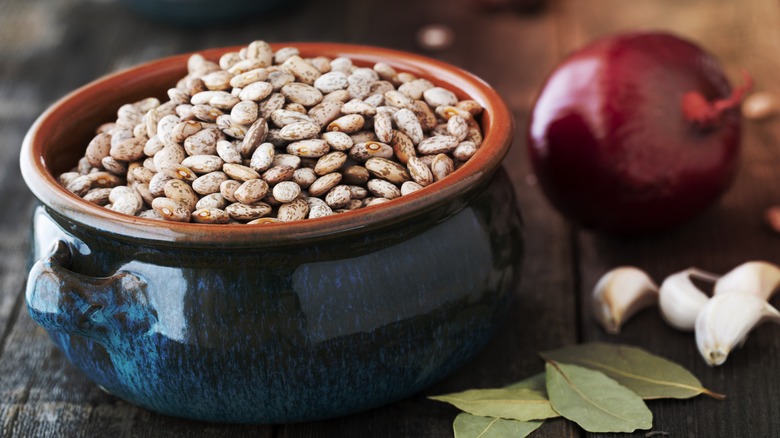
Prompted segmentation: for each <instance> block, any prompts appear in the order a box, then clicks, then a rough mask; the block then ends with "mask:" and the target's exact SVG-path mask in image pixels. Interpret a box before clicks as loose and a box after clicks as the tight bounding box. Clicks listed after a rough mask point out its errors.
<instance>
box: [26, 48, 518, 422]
mask: <svg viewBox="0 0 780 438" xmlns="http://www.w3.org/2000/svg"><path fill="white" fill-rule="evenodd" d="M296 46H297V47H299V48H300V50H301V52H302V53H303V54H304V56H313V55H325V56H331V57H335V56H348V57H350V58H352V59H353V61H354V62H355V63H357V64H362V65H370V64H372V63H374V62H377V61H379V60H383V61H386V62H388V63H390V64H391V65H392V66H394V67H395V68H396V69H399V70H402V71H409V72H411V73H414V74H416V75H418V76H421V77H426V78H428V79H430V80H431V81H433V82H434V83H436V84H439V85H444V86H447V87H449V88H450V89H453V90H455V91H456V92H457V93H458V94H460V95H461V96H462V97H465V96H469V97H470V98H473V99H475V100H476V101H478V102H479V103H480V104H482V106H483V107H484V108H485V111H484V114H483V116H482V118H481V124H482V127H483V131H484V132H485V137H484V142H483V145H482V146H481V148H480V150H479V151H478V152H477V154H476V155H475V156H474V157H473V158H472V159H471V160H469V161H468V162H467V163H466V164H464V165H463V166H462V167H461V168H459V169H458V170H457V171H456V172H455V173H453V174H452V175H450V176H448V177H447V178H445V179H444V180H442V181H440V182H437V183H434V184H432V185H430V186H428V187H426V188H425V189H423V190H420V191H418V192H416V193H413V194H410V195H407V196H404V197H401V198H399V199H398V200H394V201H392V202H389V203H386V204H383V205H378V206H374V207H367V208H365V209H362V210H360V211H355V212H347V213H343V214H340V215H336V216H330V217H325V218H319V219H310V220H304V221H298V222H292V223H286V224H271V225H265V226H247V225H202V224H191V223H184V224H183V223H167V222H166V223H161V222H159V221H152V220H147V219H143V218H138V217H132V216H125V215H121V214H118V213H115V212H113V211H110V210H107V209H104V208H101V207H97V206H95V205H93V204H90V203H87V202H85V201H83V200H82V199H80V198H78V197H76V196H75V195H72V194H71V193H69V192H67V191H66V190H65V189H63V188H62V187H61V186H60V185H59V184H58V183H57V182H56V180H55V178H54V175H57V174H59V173H60V172H62V171H64V170H65V169H67V168H69V167H70V166H72V165H73V163H75V161H76V160H77V158H78V157H79V156H80V155H81V154H82V153H83V148H84V145H85V144H86V143H87V142H88V140H89V139H90V138H91V134H92V132H93V130H94V128H95V127H96V126H98V125H99V124H100V123H102V122H105V121H108V120H110V119H111V118H112V117H113V116H114V114H115V113H116V109H117V108H118V107H119V106H120V105H121V104H122V103H125V102H129V101H133V100H135V99H139V98H141V97H145V96H147V95H154V94H159V95H161V96H162V95H164V90H165V89H166V88H167V87H168V86H170V84H173V83H175V82H176V80H177V79H178V78H179V77H181V76H183V75H184V74H185V63H186V59H187V57H188V55H182V56H177V57H173V58H167V59H164V60H161V61H156V62H153V63H150V64H146V65H143V66H140V67H136V68H133V69H130V70H126V71H124V72H120V73H117V74H114V75H112V76H109V77H106V78H104V79H100V80H98V81H96V82H94V83H91V84H89V85H87V86H85V87H83V88H81V89H79V90H77V91H75V92H74V93H72V94H70V95H69V96H66V97H65V98H63V99H62V100H60V101H59V102H57V103H56V104H55V105H53V106H52V107H51V108H50V109H49V110H48V111H47V112H46V113H44V114H43V115H42V116H41V117H40V118H39V119H38V121H37V122H36V123H35V125H34V126H33V127H32V128H31V129H30V132H29V133H28V135H27V137H26V138H25V141H24V145H23V149H22V153H21V167H22V173H23V175H24V178H25V181H26V182H27V184H28V186H29V187H30V189H31V190H32V192H33V193H34V194H35V196H36V197H37V198H38V199H39V200H40V202H41V206H40V207H39V208H38V209H37V211H36V213H35V217H34V223H33V228H34V244H33V257H34V259H35V260H37V262H36V263H35V264H34V266H33V267H32V269H31V271H30V274H29V279H28V286H27V291H26V299H27V305H28V308H29V312H30V315H31V317H32V318H33V320H35V322H37V323H38V324H40V325H41V326H42V327H44V328H45V329H46V330H47V331H48V332H49V334H50V336H51V338H52V340H53V341H54V342H55V343H56V344H57V346H58V347H59V348H60V349H61V350H62V351H63V353H64V354H65V356H66V357H67V358H68V360H69V361H70V362H72V363H73V365H75V366H76V367H77V368H79V369H80V370H82V371H83V372H84V374H85V375H86V376H87V377H89V378H90V379H91V380H93V381H94V382H95V383H96V384H98V385H100V387H102V388H103V389H105V390H106V391H108V392H109V393H111V394H114V395H116V396H118V397H120V398H123V399H125V400H127V401H130V402H132V403H135V404H137V405H140V406H144V407H146V408H149V409H152V410H155V411H158V412H162V413H165V414H169V415H175V416H181V417H187V418H193V419H199V420H209V421H218V422H237V423H284V422H296V421H310V420H316V419H322V418H328V417H334V416H339V415H345V414H349V413H352V412H357V411H361V410H365V409H369V408H371V407H375V406H379V405H383V404H387V403H390V402H393V401H395V400H398V399H401V398H404V397H406V396H409V395H411V394H413V393H415V392H418V391H421V390H422V389H424V388H426V387H427V386H429V385H431V384H433V383H435V382H437V381H439V380H440V379H442V378H444V377H445V376H447V375H448V374H450V373H451V372H452V371H454V370H455V369H457V368H458V367H459V366H461V365H462V364H463V363H464V362H465V361H466V360H468V359H469V358H470V357H471V356H472V355H474V354H475V353H476V352H477V351H478V350H479V349H480V348H481V347H482V346H483V345H484V344H485V343H486V342H487V340H488V339H489V337H490V336H491V334H492V333H493V332H494V330H495V329H496V327H497V325H498V324H500V322H501V320H502V317H503V315H504V313H505V310H506V309H507V302H508V300H509V299H510V296H511V295H512V291H513V290H514V288H515V285H516V282H517V281H518V275H519V263H520V256H521V252H522V241H521V234H520V231H521V222H520V217H519V215H518V211H517V205H516V202H515V198H514V193H513V191H512V187H511V183H510V182H509V179H508V178H507V176H506V174H505V173H504V172H503V170H500V163H501V160H502V159H503V157H504V156H505V154H506V152H507V149H508V148H509V146H510V143H511V136H512V119H511V115H510V113H509V111H508V110H507V108H506V106H505V105H504V103H503V102H502V101H501V99H500V98H499V97H498V96H497V95H496V93H495V92H494V91H493V90H492V89H491V88H490V87H489V86H487V84H485V83H484V82H482V81H481V80H479V79H478V78H476V77H474V76H472V75H470V74H468V73H466V72H464V71H462V70H459V69H457V68H455V67H452V66H450V65H447V64H444V63H441V62H438V61H434V60H431V59H427V58H423V57H419V56H416V55H411V54H406V53H401V52H396V51H391V50H386V49H379V48H372V47H363V46H349V45H334V44H303V43H301V44H296ZM229 50H236V48H227V49H219V50H212V51H207V52H204V55H205V56H206V57H207V58H212V59H214V58H217V57H218V56H219V55H220V54H221V53H224V52H226V51H229Z"/></svg>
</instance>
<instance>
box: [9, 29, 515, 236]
mask: <svg viewBox="0 0 780 438" xmlns="http://www.w3.org/2000/svg"><path fill="white" fill-rule="evenodd" d="M271 46H272V47H273V49H274V51H276V50H278V49H279V48H282V47H288V46H294V47H297V48H298V49H299V50H300V53H301V56H304V57H306V56H321V55H324V56H329V57H331V58H335V57H338V56H346V57H348V58H350V59H352V60H353V61H354V62H355V64H356V65H366V66H368V65H373V64H374V63H376V62H380V61H382V62H386V63H388V64H390V65H391V66H393V67H394V68H396V69H398V70H399V71H407V72H411V73H413V74H415V75H416V76H418V77H421V78H425V79H428V80H430V81H431V82H433V83H434V84H435V85H437V86H445V87H447V88H448V89H451V90H452V91H454V92H456V94H458V95H459V97H460V98H463V97H468V98H470V99H473V100H475V101H477V102H478V103H479V104H480V105H482V107H483V108H484V110H483V114H482V116H481V125H482V132H483V141H482V144H481V146H480V147H479V149H478V151H477V153H476V154H475V155H474V156H473V157H472V158H471V159H469V160H468V161H467V162H466V163H464V164H463V165H462V166H461V167H460V168H459V169H457V170H456V171H455V172H453V174H451V175H449V176H447V178H444V179H443V180H441V181H439V182H436V183H433V184H431V185H429V186H427V187H424V188H423V189H421V190H418V191H417V192H414V193H410V194H408V195H405V196H401V197H399V198H396V199H394V200H392V201H391V202H387V203H383V204H380V205H375V206H370V207H364V208H361V209H358V210H354V211H349V212H344V213H340V214H335V215H331V216H326V217H322V218H316V219H305V220H299V221H293V222H282V223H269V224H263V225H256V226H250V225H245V224H222V225H214V224H198V223H191V222H186V223H182V222H169V221H160V220H155V219H145V218H140V217H137V216H129V215H125V214H122V213H118V212H115V211H112V210H109V209H106V208H104V207H100V206H98V205H96V204H92V203H90V202H88V201H84V200H83V199H82V198H80V197H78V196H77V195H75V194H73V193H71V192H69V191H68V190H66V189H65V188H64V187H63V186H61V185H60V184H59V182H58V181H57V180H56V179H55V177H54V175H53V174H52V173H51V172H50V171H49V168H48V167H47V163H46V159H45V157H44V150H45V146H46V144H47V141H46V136H45V135H44V133H45V132H48V130H50V129H52V128H53V127H54V126H57V125H61V124H62V123H67V122H66V120H67V115H68V113H69V112H70V111H72V110H73V109H74V108H75V106H76V105H79V103H80V102H81V103H83V102H85V99H88V98H89V97H90V96H96V95H97V93H102V92H120V93H121V91H122V88H121V87H117V84H120V83H124V82H126V81H127V80H136V81H137V80H138V78H141V80H144V79H145V80H149V79H150V78H153V77H154V76H155V75H161V74H166V73H167V74H173V72H175V71H179V70H180V71H181V76H180V77H183V76H184V75H185V74H186V63H187V59H188V58H189V57H190V56H191V55H193V54H196V53H197V54H200V55H202V56H204V57H205V58H206V59H209V60H217V59H219V56H221V55H222V54H224V53H227V52H231V51H238V50H240V49H241V48H242V47H245V46H232V47H221V48H213V49H206V50H199V51H196V52H189V53H184V54H179V55H174V56H169V57H165V58H161V59H158V60H154V61H150V62H147V63H144V64H141V65H138V66H135V67H130V68H128V69H124V70H121V71H118V72H115V73H111V74H108V75H106V76H103V77H101V78H98V79H96V80H94V81H92V82H90V83H88V84H86V85H84V86H82V87H80V88H78V89H76V90H75V91H72V92H71V93H69V94H67V95H66V96H64V97H62V98H61V99H59V100H58V101H57V102H55V103H54V104H52V105H51V106H50V107H49V108H48V109H47V110H46V111H45V112H44V113H43V114H41V115H40V116H39V117H38V119H37V120H36V121H35V123H34V124H33V125H32V126H31V128H30V129H29V131H28V132H27V134H26V136H25V138H24V140H23V144H22V150H21V152H20V166H21V171H22V176H23V178H24V180H25V182H26V184H27V186H28V187H29V188H30V190H31V191H32V192H33V194H34V195H35V196H36V197H37V198H38V200H39V201H40V202H41V203H43V204H44V205H45V206H47V207H49V208H50V209H52V210H54V211H55V212H57V213H59V214H61V215H63V216H65V217H67V218H68V219H69V220H71V221H75V222H77V223H79V224H81V225H85V226H87V227H89V228H91V229H93V230H95V231H97V232H101V233H107V234H109V235H111V236H112V237H117V238H120V239H126V240H132V241H137V240H144V241H150V242H158V243H163V242H187V243H190V244H207V245H208V244H218V245H220V246H221V245H223V244H226V243H230V244H234V245H238V246H257V244H258V243H261V244H263V245H273V244H283V243H290V242H291V241H295V242H300V241H301V240H317V239H319V238H332V237H334V235H338V236H349V235H354V234H357V233H362V232H364V231H367V230H371V229H375V228H379V227H384V226H387V225H390V224H395V223H399V222H401V221H404V220H407V219H409V218H412V217H419V215H421V214H425V213H426V212H430V211H431V210H432V209H435V208H437V207H440V206H442V205H444V204H447V203H450V202H452V201H453V200H455V199H457V198H458V197H460V196H463V194H464V193H465V192H469V191H470V190H472V189H473V188H474V187H476V186H479V185H480V184H482V183H484V182H486V181H487V179H488V178H490V177H491V176H492V175H493V173H494V172H495V171H496V170H497V169H498V167H499V166H500V165H501V162H502V160H503V159H504V157H505V156H506V154H507V152H508V150H509V147H510V146H511V143H512V138H513V135H514V120H513V117H512V114H511V112H510V111H509V109H508V107H507V105H506V103H505V102H504V101H503V99H502V98H501V97H500V96H499V95H498V93H497V92H496V91H495V90H494V89H493V88H492V87H490V85H488V84H487V83H486V82H485V81H483V80H482V79H480V78H478V77H477V76H475V75H473V74H471V73H469V72H466V71H465V70H462V69H461V68H459V67H455V66H453V65H450V64H447V63H445V62H442V61H439V60H435V59H431V58H428V57H425V56H421V55H417V54H413V53H409V52H402V51H398V50H394V49H388V48H382V47H374V46H367V45H353V44H341V43H311V42H292V43H287V42H279V43H271ZM173 86H175V84H171V87H173ZM63 120H65V121H63ZM84 147H85V148H86V145H84Z"/></svg>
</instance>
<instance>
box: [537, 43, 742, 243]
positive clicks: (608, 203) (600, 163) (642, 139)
mask: <svg viewBox="0 0 780 438" xmlns="http://www.w3.org/2000/svg"><path fill="white" fill-rule="evenodd" d="M749 86H750V78H749V76H747V75H746V85H745V87H742V88H739V89H736V90H735V91H734V92H733V93H732V92H731V88H730V86H729V83H728V80H727V79H726V76H725V74H724V73H723V70H722V69H721V67H720V66H719V65H718V63H717V61H716V60H715V59H714V58H713V57H712V56H710V55H709V54H707V53H706V52H704V51H703V50H702V49H700V48H699V47H697V46H696V45H694V44H692V43H690V42H688V41H685V40H682V39H680V38H678V37H676V36H673V35H668V34H662V33H634V34H623V35H616V36H612V37H608V38H605V39H602V40H599V41H597V42H595V43H593V44H591V45H589V46H587V47H585V48H583V49H581V50H579V51H577V52H576V53H574V54H572V55H571V56H569V57H568V58H567V59H565V60H564V61H563V62H562V64H560V65H559V66H558V67H557V68H556V69H555V71H554V72H553V73H552V75H551V76H550V77H549V78H548V79H547V82H546V83H545V85H544V88H543V89H542V92H541V94H540V95H539V98H538V99H537V101H536V104H535V106H534V109H533V114H532V116H531V120H530V125H529V132H528V151H529V154H530V157H531V161H532V164H533V167H534V171H535V172H536V175H537V177H538V179H539V182H540V184H541V186H542V189H543V190H544V192H545V193H546V195H547V196H548V198H549V199H550V201H551V202H552V203H553V205H554V206H555V207H556V208H557V209H558V210H560V211H561V212H562V213H563V214H564V215H565V216H567V217H569V218H570V219H572V220H574V221H575V222H578V223H580V224H581V225H584V226H586V227H591V228H596V229H600V230H605V231H609V232H613V233H637V232H646V231H653V230H659V229H663V228H667V227H669V226H672V225H676V224H678V223H680V222H682V221H684V220H686V219H689V218H690V217H692V216H694V215H696V214H697V213H699V212H701V211H702V210H704V209H705V208H706V207H707V206H709V205H710V204H712V203H713V202H714V201H715V200H716V199H717V198H718V197H719V196H720V195H721V193H723V191H724V190H725V189H726V188H727V187H728V186H729V184H730V183H731V181H732V179H733V176H734V173H735V170H736V164H737V158H738V153H739V141H740V123H741V121H740V114H739V111H738V106H739V103H740V101H741V98H742V95H743V94H744V92H745V91H746V90H747V88H749Z"/></svg>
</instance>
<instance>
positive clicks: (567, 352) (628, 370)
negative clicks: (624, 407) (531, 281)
mask: <svg viewBox="0 0 780 438" xmlns="http://www.w3.org/2000/svg"><path fill="white" fill-rule="evenodd" d="M540 354H541V356H542V357H543V358H544V359H546V360H553V361H556V362H561V363H568V364H574V365H579V366H583V367H586V368H590V369H593V370H597V371H601V372H602V373H604V374H606V375H607V376H609V377H611V378H613V379H615V380H617V381H618V382H619V383H620V384H621V385H623V386H625V387H626V388H628V389H630V390H632V391H634V392H635V393H637V394H639V396H640V397H642V398H644V399H658V398H680V399H683V398H690V397H695V396H697V395H699V394H707V395H709V396H710V397H713V398H716V399H719V400H722V399H724V398H725V396H724V395H721V394H717V393H715V392H712V391H710V390H709V389H706V388H704V387H702V385H701V382H700V381H699V379H697V378H696V376H694V375H693V374H691V372H690V371H688V370H686V369H685V368H683V367H682V366H680V365H679V364H677V363H674V362H672V361H670V360H668V359H664V358H662V357H660V356H656V355H654V354H651V353H649V352H648V351H646V350H643V349H641V348H638V347H633V346H629V345H620V344H608V343H604V342H592V343H587V344H580V345H573V346H570V347H564V348H560V349H557V350H552V351H545V352H542V353H540Z"/></svg>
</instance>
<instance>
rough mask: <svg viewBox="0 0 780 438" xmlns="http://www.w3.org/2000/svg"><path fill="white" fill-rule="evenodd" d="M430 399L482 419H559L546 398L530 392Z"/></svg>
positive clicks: (501, 390)
mask: <svg viewBox="0 0 780 438" xmlns="http://www.w3.org/2000/svg"><path fill="white" fill-rule="evenodd" d="M429 398H430V399H432V400H437V401H441V402H445V403H449V404H451V405H453V406H455V407H456V408H458V409H460V410H461V411H464V412H467V413H469V414H472V415H477V416H481V417H498V418H505V419H509V420H519V421H531V420H543V419H545V418H553V417H558V416H559V415H558V413H557V412H555V411H554V410H553V409H552V407H551V406H550V401H549V400H547V397H546V396H545V395H543V394H542V393H540V392H538V391H534V390H532V389H526V388H516V389H509V388H497V389H470V390H468V391H463V392H456V393H452V394H444V395H437V396H432V397H429Z"/></svg>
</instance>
